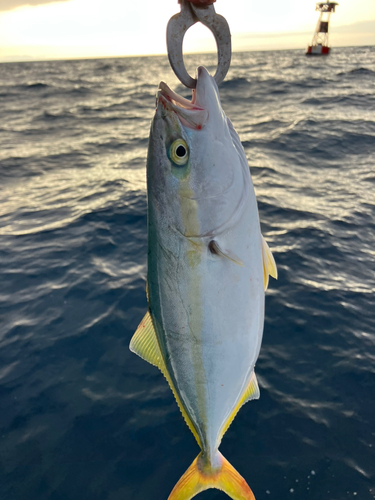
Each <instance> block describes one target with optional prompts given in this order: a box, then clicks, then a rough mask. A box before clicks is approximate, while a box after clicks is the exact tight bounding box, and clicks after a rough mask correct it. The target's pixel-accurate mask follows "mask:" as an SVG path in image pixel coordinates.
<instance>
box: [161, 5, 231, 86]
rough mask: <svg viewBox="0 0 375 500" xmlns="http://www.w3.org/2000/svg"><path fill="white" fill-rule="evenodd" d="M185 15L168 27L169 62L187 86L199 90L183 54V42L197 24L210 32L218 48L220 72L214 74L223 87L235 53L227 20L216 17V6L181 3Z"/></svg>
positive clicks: (182, 12) (171, 19)
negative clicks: (205, 27)
mask: <svg viewBox="0 0 375 500" xmlns="http://www.w3.org/2000/svg"><path fill="white" fill-rule="evenodd" d="M179 3H180V4H181V12H180V13H179V14H175V15H174V16H172V17H171V18H170V20H169V22H168V25H167V49H168V58H169V63H170V65H171V67H172V69H173V71H174V72H175V74H176V76H177V78H178V79H179V80H180V82H181V83H183V84H184V85H185V86H186V87H188V88H190V89H195V87H196V85H197V80H196V79H195V78H191V76H190V75H189V73H188V72H187V71H186V68H185V65H184V58H183V54H182V42H183V39H184V36H185V33H186V32H187V30H188V29H189V28H190V27H191V26H193V24H195V23H197V22H199V21H200V22H201V23H202V24H204V25H205V26H207V28H208V29H210V30H211V31H212V33H213V35H214V37H215V40H216V46H217V60H218V64H217V69H216V73H215V75H214V78H215V81H216V83H217V84H218V85H219V84H220V83H221V82H222V81H223V80H224V78H225V75H226V74H227V73H228V69H229V66H230V59H231V53H232V45H231V34H230V29H229V25H228V23H227V21H226V19H225V18H224V17H223V16H221V15H219V14H216V12H215V8H214V6H213V5H212V4H211V5H208V6H204V7H201V6H198V5H193V4H192V3H190V2H189V1H188V0H179Z"/></svg>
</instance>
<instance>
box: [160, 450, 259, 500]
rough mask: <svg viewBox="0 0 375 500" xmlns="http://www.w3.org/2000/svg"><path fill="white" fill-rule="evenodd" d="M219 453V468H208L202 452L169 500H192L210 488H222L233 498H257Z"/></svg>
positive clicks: (243, 499)
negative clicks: (204, 462) (213, 469)
mask: <svg viewBox="0 0 375 500" xmlns="http://www.w3.org/2000/svg"><path fill="white" fill-rule="evenodd" d="M217 453H218V455H219V457H220V458H219V460H220V462H221V466H220V468H219V469H218V470H215V471H212V470H207V469H208V467H207V466H205V464H203V463H202V462H203V460H202V454H201V453H200V454H199V455H198V456H197V458H196V459H195V460H194V462H193V463H192V464H191V465H190V467H189V468H188V470H187V471H186V472H185V474H184V475H183V476H182V477H181V479H180V480H179V481H178V483H177V484H176V486H175V487H174V488H173V490H172V493H171V494H170V495H169V497H168V500H190V499H191V498H193V497H195V495H198V493H200V492H201V491H204V490H208V489H209V488H216V489H218V490H222V491H224V492H225V493H226V494H227V495H228V496H229V497H230V498H232V499H233V500H255V497H254V494H253V492H252V491H251V489H250V488H249V486H248V484H247V483H246V481H245V479H244V478H243V477H242V476H241V475H240V474H239V473H238V472H237V471H236V469H235V468H234V467H233V466H232V465H231V464H230V463H229V462H228V460H226V459H225V458H224V457H223V455H222V454H221V453H220V452H217Z"/></svg>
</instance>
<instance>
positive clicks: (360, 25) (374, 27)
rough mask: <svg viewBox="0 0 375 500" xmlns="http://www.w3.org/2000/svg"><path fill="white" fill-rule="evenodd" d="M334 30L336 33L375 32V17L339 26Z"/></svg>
mask: <svg viewBox="0 0 375 500" xmlns="http://www.w3.org/2000/svg"><path fill="white" fill-rule="evenodd" d="M334 31H335V33H375V19H373V20H372V21H359V22H357V23H353V24H346V25H345V26H337V27H335V28H334Z"/></svg>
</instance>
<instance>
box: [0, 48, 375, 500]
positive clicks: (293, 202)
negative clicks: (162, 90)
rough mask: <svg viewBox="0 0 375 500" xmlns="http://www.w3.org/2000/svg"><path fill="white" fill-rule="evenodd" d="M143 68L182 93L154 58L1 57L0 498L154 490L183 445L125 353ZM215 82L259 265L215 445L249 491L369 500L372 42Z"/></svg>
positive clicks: (245, 63) (146, 86)
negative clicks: (246, 175) (230, 128)
mask: <svg viewBox="0 0 375 500" xmlns="http://www.w3.org/2000/svg"><path fill="white" fill-rule="evenodd" d="M187 60H188V64H189V68H190V69H191V70H192V71H193V69H194V68H195V67H196V66H198V65H205V66H207V67H208V68H209V69H211V71H212V70H213V69H214V65H215V62H216V56H215V55H194V56H189V57H187ZM160 80H164V81H166V82H167V83H168V84H169V85H170V86H171V87H172V88H175V89H176V90H177V92H179V93H182V94H183V95H185V96H186V97H189V91H187V90H186V89H184V88H183V87H182V86H181V85H180V84H178V82H177V80H176V78H175V77H174V75H173V74H172V72H171V70H170V68H169V63H168V60H167V57H166V56H160V57H142V58H118V59H101V60H83V61H55V62H32V63H29V62H28V63H11V64H2V65H1V66H0V144H1V148H0V178H1V184H0V200H1V203H0V263H1V267H0V283H1V287H0V314H1V323H0V404H1V406H0V408H1V411H0V498H1V500H34V499H37V500H47V499H48V500H128V499H132V500H151V499H152V500H163V499H166V498H167V497H168V495H169V493H170V491H171V489H172V488H173V486H174V484H175V483H176V482H177V480H178V479H179V478H180V476H181V475H182V473H183V472H184V471H185V470H186V468H187V467H188V466H189V465H190V463H191V462H192V460H193V459H194V458H195V457H196V455H197V453H198V447H197V445H196V443H195V440H194V437H193V436H192V434H191V433H190V431H189V430H188V428H187V426H186V425H185V423H184V421H183V419H182V417H181V415H180V412H179V410H178V408H177V405H176V403H175V401H174V399H173V395H172V393H171V391H170V389H169V387H168V385H167V383H166V382H165V379H164V377H163V376H162V375H161V374H160V373H159V372H158V370H157V369H156V368H154V367H152V366H151V365H148V364H147V363H145V362H144V361H142V360H141V359H140V358H138V357H137V356H135V355H134V354H132V353H131V352H130V351H129V349H128V345H129V341H130V339H131V336H132V334H133V332H134V331H135V329H136V327H137V325H138V323H139V321H140V320H141V318H142V317H143V315H144V313H145V311H146V307H147V305H146V296H145V279H146V251H147V236H146V182H145V160H146V153H147V143H148V134H149V125H150V121H151V118H152V116H153V113H154V105H155V93H156V90H157V85H158V83H159V81H160ZM220 94H221V98H222V104H223V107H224V110H225V112H226V114H227V115H228V116H229V117H230V119H231V120H232V122H233V124H234V126H235V128H236V129H237V131H238V133H239V135H240V138H241V140H242V142H243V145H244V148H245V152H246V155H247V157H248V160H249V165H250V167H251V173H252V177H253V182H254V185H255V190H256V194H257V199H258V204H259V212H260V218H261V224H262V230H263V234H264V236H265V237H266V239H267V241H268V242H269V245H270V247H271V249H272V250H273V253H274V256H275V259H276V262H277V264H278V270H279V280H278V281H274V280H271V283H270V287H269V290H268V292H267V297H266V319H265V329H264V339H263V344H262V349H261V353H260V357H259V360H258V363H257V374H258V378H259V382H260V388H261V397H260V399H259V400H258V401H253V402H251V403H249V404H247V405H245V406H244V407H243V408H242V410H241V411H240V412H239V414H238V415H237V417H236V419H235V421H234V422H233V424H232V425H231V427H230V428H229V430H228V432H227V434H226V435H225V436H224V439H223V442H222V445H221V451H222V453H223V454H224V456H226V458H227V459H228V460H229V461H230V462H231V463H232V464H233V465H234V466H235V467H236V468H237V469H238V471H239V472H240V473H241V474H242V475H243V476H244V477H245V478H246V480H247V482H248V483H249V485H250V487H251V488H252V489H253V491H254V494H255V496H256V498H257V500H267V499H270V500H272V499H277V500H287V499H293V498H298V499H309V500H321V499H323V498H324V499H327V500H344V499H350V498H358V499H360V500H369V499H373V498H375V454H374V451H375V401H374V397H375V319H374V318H375V306H374V292H375V263H374V257H375V47H356V48H339V49H333V51H332V54H331V55H330V56H329V57H327V58H323V59H321V58H306V57H305V56H304V54H303V51H278V52H246V53H235V54H233V61H232V65H231V69H230V71H229V74H228V76H227V78H226V80H225V81H224V82H223V83H222V85H221V86H220ZM228 334H230V332H228ZM199 498H202V499H206V500H210V499H211V500H214V499H217V500H219V499H222V500H224V499H225V498H227V497H226V496H225V495H224V494H223V493H222V492H219V491H215V490H209V491H207V492H205V493H202V494H201V496H200V497H199Z"/></svg>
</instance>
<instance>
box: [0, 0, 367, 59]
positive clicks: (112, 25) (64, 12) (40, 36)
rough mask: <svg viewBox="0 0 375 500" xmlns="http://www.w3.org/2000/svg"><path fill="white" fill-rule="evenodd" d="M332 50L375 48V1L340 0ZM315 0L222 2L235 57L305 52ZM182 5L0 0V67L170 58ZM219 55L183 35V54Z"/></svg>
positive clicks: (203, 41) (201, 34) (166, 0)
mask: <svg viewBox="0 0 375 500" xmlns="http://www.w3.org/2000/svg"><path fill="white" fill-rule="evenodd" d="M338 2H339V6H338V7H337V8H336V13H334V14H332V17H331V22H330V45H331V46H333V47H335V46H337V47H338V46H352V45H375V0H355V1H354V0H338ZM315 3H316V2H315V1H314V0H267V1H263V2H259V0H217V1H216V3H215V4H214V5H215V10H216V12H217V13H219V14H222V15H223V16H224V17H225V18H226V19H227V21H228V23H229V26H230V29H231V33H232V47H233V51H240V50H277V49H293V48H301V49H303V48H306V47H307V45H308V43H309V42H310V41H311V39H312V34H313V31H314V28H315V25H316V21H317V18H318V13H317V12H315ZM179 10H180V6H179V5H178V3H177V0H60V1H51V0H0V62H1V61H2V62H4V61H27V60H43V59H52V60H53V59H72V58H90V57H111V56H129V55H146V54H166V45H165V30H166V25H167V22H168V20H169V18H170V17H171V16H172V15H173V14H176V13H177V12H179ZM213 51H216V45H215V41H214V39H213V37H212V34H211V33H210V32H209V31H208V29H207V28H205V27H203V26H201V25H200V26H198V25H195V26H193V27H192V28H191V29H190V30H189V31H188V32H187V34H186V36H185V39H184V52H186V53H188V52H213Z"/></svg>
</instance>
